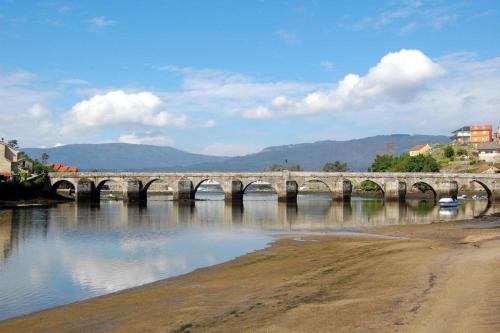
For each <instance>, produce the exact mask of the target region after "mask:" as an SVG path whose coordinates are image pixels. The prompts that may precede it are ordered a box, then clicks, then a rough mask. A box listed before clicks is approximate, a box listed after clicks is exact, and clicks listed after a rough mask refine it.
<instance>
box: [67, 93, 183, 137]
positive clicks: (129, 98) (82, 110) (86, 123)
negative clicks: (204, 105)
mask: <svg viewBox="0 0 500 333" xmlns="http://www.w3.org/2000/svg"><path fill="white" fill-rule="evenodd" d="M161 104H162V102H161V100H160V98H159V97H158V96H156V95H155V94H153V93H151V92H139V93H129V94H127V93H125V92H124V91H122V90H116V91H110V92H108V93H106V94H104V95H95V96H94V97H92V98H90V99H87V100H83V101H81V102H79V103H77V104H75V105H74V106H73V107H72V108H71V110H70V111H69V112H68V113H67V114H66V115H65V125H64V128H63V132H64V133H68V132H71V131H74V130H83V129H86V128H98V127H104V126H113V125H142V126H152V127H171V126H177V127H182V126H184V125H185V124H186V120H187V118H186V116H184V115H179V116H173V115H171V114H170V113H168V112H166V111H160V106H161Z"/></svg>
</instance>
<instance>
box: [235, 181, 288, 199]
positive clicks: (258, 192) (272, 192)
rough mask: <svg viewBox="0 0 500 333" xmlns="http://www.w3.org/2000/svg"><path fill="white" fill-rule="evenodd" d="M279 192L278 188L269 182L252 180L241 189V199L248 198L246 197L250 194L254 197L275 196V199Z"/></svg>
mask: <svg viewBox="0 0 500 333" xmlns="http://www.w3.org/2000/svg"><path fill="white" fill-rule="evenodd" d="M279 190H280V189H279V188H278V186H276V184H273V183H271V182H268V181H261V180H252V181H250V182H248V183H247V184H246V185H245V186H244V187H243V191H242V197H243V199H245V198H248V195H249V194H251V193H252V194H254V195H255V196H256V197H262V196H265V195H269V196H272V197H274V196H276V198H277V195H278V193H279Z"/></svg>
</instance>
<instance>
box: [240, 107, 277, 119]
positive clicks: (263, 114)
mask: <svg viewBox="0 0 500 333" xmlns="http://www.w3.org/2000/svg"><path fill="white" fill-rule="evenodd" d="M272 117H273V113H272V112H271V110H269V109H268V108H267V107H264V106H258V107H256V108H254V109H250V110H246V111H244V112H243V118H247V119H269V118H272Z"/></svg>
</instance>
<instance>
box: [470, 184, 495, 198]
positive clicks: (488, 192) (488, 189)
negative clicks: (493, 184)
mask: <svg viewBox="0 0 500 333" xmlns="http://www.w3.org/2000/svg"><path fill="white" fill-rule="evenodd" d="M471 183H478V184H479V185H481V186H482V187H483V188H484V190H485V191H486V193H487V195H488V201H491V199H492V195H491V190H490V188H489V187H488V186H487V185H486V184H485V183H483V182H481V181H479V180H477V179H473V180H471Z"/></svg>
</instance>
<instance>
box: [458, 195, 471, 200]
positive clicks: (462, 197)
mask: <svg viewBox="0 0 500 333" xmlns="http://www.w3.org/2000/svg"><path fill="white" fill-rule="evenodd" d="M467 198H468V196H467V194H462V195H459V196H458V198H457V199H458V200H465V199H467Z"/></svg>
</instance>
